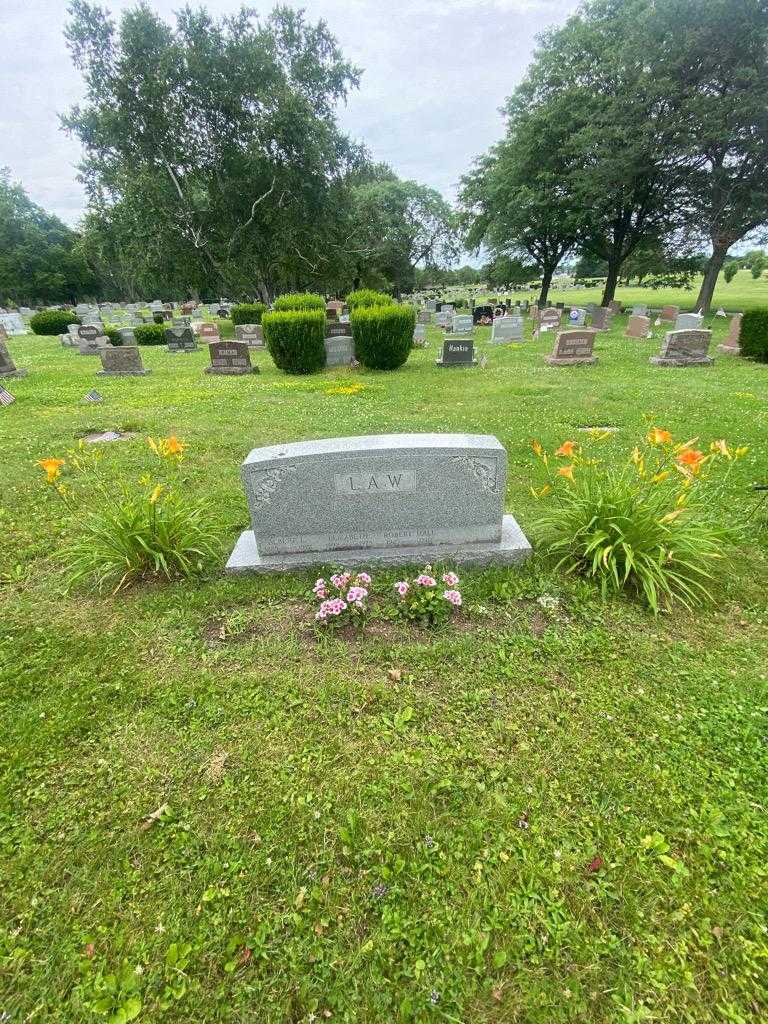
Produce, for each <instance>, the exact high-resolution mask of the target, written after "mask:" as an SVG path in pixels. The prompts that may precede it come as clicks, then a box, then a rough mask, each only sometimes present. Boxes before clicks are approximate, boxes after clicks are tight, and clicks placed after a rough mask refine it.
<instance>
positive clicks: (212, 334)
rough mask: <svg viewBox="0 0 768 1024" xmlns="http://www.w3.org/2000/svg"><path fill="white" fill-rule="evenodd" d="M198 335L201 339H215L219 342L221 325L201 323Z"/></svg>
mask: <svg viewBox="0 0 768 1024" xmlns="http://www.w3.org/2000/svg"><path fill="white" fill-rule="evenodd" d="M197 333H198V334H199V335H200V337H201V338H213V339H214V340H215V341H218V340H219V325H218V324H212V323H201V324H200V326H199V327H198V329H197Z"/></svg>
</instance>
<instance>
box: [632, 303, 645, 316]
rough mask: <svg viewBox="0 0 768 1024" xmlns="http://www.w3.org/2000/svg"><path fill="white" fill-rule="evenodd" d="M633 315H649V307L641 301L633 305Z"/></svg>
mask: <svg viewBox="0 0 768 1024" xmlns="http://www.w3.org/2000/svg"><path fill="white" fill-rule="evenodd" d="M632 316H648V307H647V306H645V305H643V304H642V303H639V304H638V305H636V306H633V307H632Z"/></svg>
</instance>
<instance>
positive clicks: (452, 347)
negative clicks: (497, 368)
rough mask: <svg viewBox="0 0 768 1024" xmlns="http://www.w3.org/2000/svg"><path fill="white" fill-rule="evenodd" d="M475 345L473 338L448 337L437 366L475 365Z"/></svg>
mask: <svg viewBox="0 0 768 1024" xmlns="http://www.w3.org/2000/svg"><path fill="white" fill-rule="evenodd" d="M476 363H477V360H476V359H475V346H474V343H473V342H472V340H471V339H463V338H462V339H459V338H446V340H445V341H444V342H443V351H442V353H441V354H440V355H439V356H438V357H437V359H436V360H435V364H436V365H437V366H475V365H476Z"/></svg>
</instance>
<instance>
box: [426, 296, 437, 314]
mask: <svg viewBox="0 0 768 1024" xmlns="http://www.w3.org/2000/svg"><path fill="white" fill-rule="evenodd" d="M426 306H427V312H428V313H434V312H436V311H437V302H435V300H434V299H427V302H426Z"/></svg>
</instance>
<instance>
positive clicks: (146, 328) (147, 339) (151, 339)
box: [133, 324, 165, 345]
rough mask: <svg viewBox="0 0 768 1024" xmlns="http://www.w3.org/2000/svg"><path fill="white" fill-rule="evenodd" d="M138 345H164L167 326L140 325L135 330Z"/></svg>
mask: <svg viewBox="0 0 768 1024" xmlns="http://www.w3.org/2000/svg"><path fill="white" fill-rule="evenodd" d="M133 333H134V336H135V338H136V344H137V345H164V344H165V325H164V324H139V326H138V327H134V328H133Z"/></svg>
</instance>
